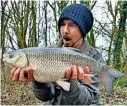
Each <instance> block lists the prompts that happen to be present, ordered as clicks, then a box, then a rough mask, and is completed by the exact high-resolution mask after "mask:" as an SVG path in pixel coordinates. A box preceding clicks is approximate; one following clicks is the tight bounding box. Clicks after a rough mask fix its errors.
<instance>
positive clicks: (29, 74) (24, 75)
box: [11, 67, 34, 82]
mask: <svg viewBox="0 0 127 106" xmlns="http://www.w3.org/2000/svg"><path fill="white" fill-rule="evenodd" d="M11 76H12V80H14V81H22V82H31V81H34V77H33V70H32V69H31V68H30V67H27V68H13V69H12V70H11Z"/></svg>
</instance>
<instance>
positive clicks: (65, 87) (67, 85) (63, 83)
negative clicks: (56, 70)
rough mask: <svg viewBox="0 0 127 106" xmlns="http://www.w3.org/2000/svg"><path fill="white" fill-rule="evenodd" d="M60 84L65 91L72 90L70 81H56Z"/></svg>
mask: <svg viewBox="0 0 127 106" xmlns="http://www.w3.org/2000/svg"><path fill="white" fill-rule="evenodd" d="M56 82H57V84H58V85H60V86H61V87H62V88H63V89H64V90H65V91H70V83H69V82H67V81H61V80H59V81H56Z"/></svg>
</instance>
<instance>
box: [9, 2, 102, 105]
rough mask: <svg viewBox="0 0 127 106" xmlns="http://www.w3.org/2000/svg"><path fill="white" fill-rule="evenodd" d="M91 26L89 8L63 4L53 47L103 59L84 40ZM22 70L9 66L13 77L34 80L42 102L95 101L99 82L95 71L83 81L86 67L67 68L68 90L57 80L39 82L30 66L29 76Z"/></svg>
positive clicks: (20, 79) (69, 102) (38, 96)
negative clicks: (57, 34)
mask: <svg viewBox="0 0 127 106" xmlns="http://www.w3.org/2000/svg"><path fill="white" fill-rule="evenodd" d="M92 26H93V15H92V13H91V11H90V9H89V8H87V7H86V6H84V5H81V4H72V5H70V6H68V7H66V8H65V9H64V10H63V12H62V13H61V15H60V18H59V21H58V28H59V31H60V34H61V36H62V39H61V40H60V41H59V42H58V44H57V46H55V47H73V48H77V49H79V50H80V51H81V52H83V53H87V54H89V56H91V57H92V58H94V59H96V60H97V61H99V62H100V61H103V60H102V57H101V54H100V53H99V52H98V51H97V50H96V49H94V48H93V47H91V46H90V45H89V44H87V42H86V41H85V40H84V38H85V36H86V34H87V33H88V32H89V31H90V29H91V28H92ZM42 68H43V67H42ZM47 68H48V67H47ZM24 73H25V71H24V70H23V69H19V68H18V69H16V68H13V69H12V70H11V74H12V77H13V80H19V81H24V82H29V81H33V93H34V94H35V96H36V97H37V98H38V99H40V100H42V101H45V104H50V105H51V104H52V105H89V104H96V103H97V101H98V96H99V83H100V80H99V77H98V75H96V74H93V73H92V75H93V76H94V77H92V81H93V82H92V83H91V84H86V83H85V82H84V81H83V80H82V79H83V78H84V76H85V75H86V76H88V75H89V69H88V68H87V67H86V68H84V69H82V68H81V67H76V65H72V67H70V68H69V69H67V71H66V75H65V78H69V80H68V82H69V83H70V90H69V91H65V90H63V89H62V88H61V87H60V86H59V85H58V84H57V83H56V82H52V83H40V82H37V81H35V80H34V78H33V75H32V69H31V68H30V67H28V69H27V73H28V77H25V76H24V75H25V74H24ZM79 79H80V80H79ZM89 79H91V77H89Z"/></svg>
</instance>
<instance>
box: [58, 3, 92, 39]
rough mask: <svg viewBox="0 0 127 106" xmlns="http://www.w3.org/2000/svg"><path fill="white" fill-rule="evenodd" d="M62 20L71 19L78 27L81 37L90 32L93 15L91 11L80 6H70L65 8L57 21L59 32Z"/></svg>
mask: <svg viewBox="0 0 127 106" xmlns="http://www.w3.org/2000/svg"><path fill="white" fill-rule="evenodd" d="M64 19H71V20H72V21H74V23H75V24H76V25H77V26H78V27H79V29H80V31H81V33H82V36H83V37H85V36H86V34H87V33H88V32H89V31H90V30H91V28H92V26H93V15H92V12H91V10H90V9H89V8H88V7H86V6H84V5H82V4H72V5H70V6H68V7H66V8H65V9H64V10H63V11H62V13H61V15H60V18H59V20H58V28H59V31H60V26H61V22H62V21H63V20H64Z"/></svg>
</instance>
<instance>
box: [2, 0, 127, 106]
mask: <svg viewBox="0 0 127 106" xmlns="http://www.w3.org/2000/svg"><path fill="white" fill-rule="evenodd" d="M0 2H1V6H0V10H1V11H0V12H1V21H0V25H1V29H0V31H1V45H0V48H1V50H2V52H1V53H2V54H3V53H5V52H7V51H10V50H15V49H21V48H26V47H37V46H38V45H39V46H42V47H46V46H49V45H51V44H55V43H56V42H57V41H58V39H59V38H60V37H61V36H60V34H59V31H58V27H57V22H58V18H59V15H60V13H61V11H62V10H63V9H64V8H65V7H66V6H68V5H70V4H73V3H81V4H84V5H87V6H88V7H89V8H90V9H91V10H92V13H93V15H94V26H93V28H92V29H91V31H90V33H88V35H87V38H86V39H87V41H88V42H89V43H90V45H92V46H93V47H95V48H97V49H98V50H99V51H100V52H101V53H102V55H103V58H104V60H105V62H106V64H107V65H109V66H112V67H114V68H116V69H118V70H119V71H121V72H123V73H124V74H125V77H124V78H120V79H117V80H116V81H115V82H114V91H113V93H112V94H108V93H106V92H105V91H104V90H102V92H101V93H102V95H101V98H100V103H101V104H111V105H114V104H115V105H118V104H122V105H125V104H126V105H127V1H124V0H120V1H118V0H102V1H101V0H91V1H88V0H77V1H74V0H67V1H64V0H62V1H61V0H59V1H54V0H52V1H46V0H45V1H43V0H42V1H41V0H36V1H34V0H31V1H30V0H26V1H25V0H15V1H14V0H12V1H8V0H5V1H0ZM1 62H2V59H1ZM40 103H42V102H41V101H39V100H37V99H36V97H34V95H33V94H32V87H31V83H28V84H27V83H21V82H14V81H12V80H11V77H10V72H9V70H8V69H7V67H6V66H5V65H4V63H3V62H2V63H1V104H2V105H23V104H24V105H32V104H33V105H37V104H40Z"/></svg>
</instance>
